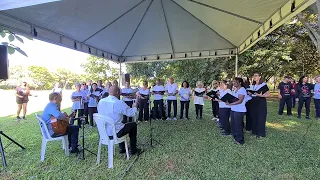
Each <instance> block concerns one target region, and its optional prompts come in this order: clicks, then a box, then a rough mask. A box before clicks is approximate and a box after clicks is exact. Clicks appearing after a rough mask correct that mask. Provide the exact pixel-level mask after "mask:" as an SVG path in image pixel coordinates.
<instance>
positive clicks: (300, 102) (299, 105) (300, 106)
mask: <svg viewBox="0 0 320 180" xmlns="http://www.w3.org/2000/svg"><path fill="white" fill-rule="evenodd" d="M302 107H303V99H302V98H299V102H298V117H301V111H302Z"/></svg>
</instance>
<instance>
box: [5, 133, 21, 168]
mask: <svg viewBox="0 0 320 180" xmlns="http://www.w3.org/2000/svg"><path fill="white" fill-rule="evenodd" d="M1 135H2V136H4V137H5V138H7V139H8V140H9V141H11V143H10V144H12V143H14V144H16V145H17V146H19V147H20V148H21V149H23V150H24V149H26V148H24V147H23V146H21V145H20V144H19V143H17V142H16V141H15V140H13V139H11V138H10V137H9V136H7V135H6V134H4V133H3V132H2V131H0V152H1V157H2V164H3V166H4V167H7V161H6V156H5V154H4V148H3V145H2V141H1ZM10 144H9V145H10ZM9 145H8V146H9ZM8 146H7V147H8Z"/></svg>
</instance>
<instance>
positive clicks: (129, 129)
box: [109, 122, 137, 152]
mask: <svg viewBox="0 0 320 180" xmlns="http://www.w3.org/2000/svg"><path fill="white" fill-rule="evenodd" d="M126 134H129V138H130V149H131V152H135V151H137V124H136V123H135V122H130V123H127V124H125V125H124V127H123V128H122V129H121V130H120V131H119V132H118V133H117V137H118V138H121V137H122V136H124V135H126ZM109 138H110V139H113V137H112V136H109ZM119 148H120V150H124V149H125V145H124V143H120V144H119Z"/></svg>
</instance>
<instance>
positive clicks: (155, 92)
mask: <svg viewBox="0 0 320 180" xmlns="http://www.w3.org/2000/svg"><path fill="white" fill-rule="evenodd" d="M152 92H153V93H154V94H161V95H164V93H165V91H152Z"/></svg>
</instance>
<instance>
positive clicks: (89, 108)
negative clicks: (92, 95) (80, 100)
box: [88, 107, 98, 126]
mask: <svg viewBox="0 0 320 180" xmlns="http://www.w3.org/2000/svg"><path fill="white" fill-rule="evenodd" d="M88 111H89V120H90V126H93V114H94V113H97V112H98V110H97V107H88Z"/></svg>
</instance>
